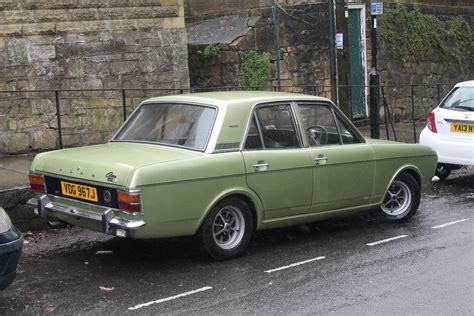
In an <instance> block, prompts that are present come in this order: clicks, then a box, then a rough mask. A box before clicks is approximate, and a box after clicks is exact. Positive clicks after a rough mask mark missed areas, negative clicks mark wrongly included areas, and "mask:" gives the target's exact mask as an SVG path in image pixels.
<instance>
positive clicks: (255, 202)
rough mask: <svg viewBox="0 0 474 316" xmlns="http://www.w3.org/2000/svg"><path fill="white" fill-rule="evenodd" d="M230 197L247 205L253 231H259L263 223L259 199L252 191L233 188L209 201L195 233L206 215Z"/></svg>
mask: <svg viewBox="0 0 474 316" xmlns="http://www.w3.org/2000/svg"><path fill="white" fill-rule="evenodd" d="M230 197H237V198H239V199H242V200H244V201H245V202H246V203H247V205H248V206H249V208H250V210H251V212H252V218H253V220H254V227H255V229H259V228H260V226H261V223H262V222H263V206H262V202H261V201H260V199H259V197H258V196H257V195H256V194H255V193H254V192H252V191H249V190H247V189H244V188H233V189H229V190H226V191H224V192H222V193H221V194H219V195H218V196H216V198H215V199H213V200H212V201H211V203H210V204H209V205H208V206H207V208H206V211H205V212H204V213H203V215H202V216H201V218H200V219H199V225H198V227H197V230H196V232H197V231H199V229H200V228H201V226H202V224H203V222H204V220H205V219H206V217H207V216H208V214H209V213H210V212H211V210H212V208H213V207H214V206H215V205H216V204H217V203H219V202H221V201H222V200H225V199H227V198H230Z"/></svg>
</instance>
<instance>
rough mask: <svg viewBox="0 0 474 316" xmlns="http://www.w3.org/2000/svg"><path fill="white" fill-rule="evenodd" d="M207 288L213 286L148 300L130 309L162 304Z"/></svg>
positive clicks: (210, 288)
mask: <svg viewBox="0 0 474 316" xmlns="http://www.w3.org/2000/svg"><path fill="white" fill-rule="evenodd" d="M207 290H212V287H210V286H205V287H202V288H200V289H197V290H192V291H189V292H184V293H181V294H178V295H175V296H170V297H165V298H162V299H159V300H156V301H151V302H147V303H143V304H138V305H135V306H132V307H129V308H128V309H129V310H131V311H133V310H136V309H139V308H142V307H147V306H150V305H153V304H160V303H163V302H167V301H171V300H175V299H177V298H181V297H185V296H189V295H192V294H196V293H199V292H203V291H207Z"/></svg>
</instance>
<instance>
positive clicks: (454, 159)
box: [420, 128, 474, 166]
mask: <svg viewBox="0 0 474 316" xmlns="http://www.w3.org/2000/svg"><path fill="white" fill-rule="evenodd" d="M420 144H421V145H425V146H428V147H430V148H432V149H433V150H434V151H436V154H437V155H438V162H439V163H448V164H454V165H465V166H472V165H474V143H469V142H455V141H448V140H441V139H440V138H439V136H438V134H436V133H432V132H430V131H429V130H428V129H426V128H425V129H423V131H422V132H421V134H420Z"/></svg>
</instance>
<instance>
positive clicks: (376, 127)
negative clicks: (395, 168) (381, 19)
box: [370, 15, 380, 138]
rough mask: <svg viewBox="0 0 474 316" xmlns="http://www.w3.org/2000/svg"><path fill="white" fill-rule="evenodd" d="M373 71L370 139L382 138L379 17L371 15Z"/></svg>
mask: <svg viewBox="0 0 474 316" xmlns="http://www.w3.org/2000/svg"><path fill="white" fill-rule="evenodd" d="M371 24H372V27H371V37H372V38H371V40H372V41H371V43H372V70H371V71H370V137H372V138H380V120H379V113H380V105H379V74H378V72H377V17H376V16H375V15H371Z"/></svg>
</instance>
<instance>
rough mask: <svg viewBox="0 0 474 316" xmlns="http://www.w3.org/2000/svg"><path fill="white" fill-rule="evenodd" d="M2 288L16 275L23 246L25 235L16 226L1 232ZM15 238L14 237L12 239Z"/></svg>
mask: <svg viewBox="0 0 474 316" xmlns="http://www.w3.org/2000/svg"><path fill="white" fill-rule="evenodd" d="M0 237H1V238H0V239H1V240H3V243H1V244H0V290H3V289H5V288H6V287H7V286H9V285H10V284H11V283H12V282H13V280H14V279H15V277H16V269H17V266H18V261H19V260H20V256H21V250H22V248H23V235H22V234H21V232H20V231H19V230H17V229H16V228H15V227H12V228H11V229H10V231H8V232H6V233H2V234H0ZM12 238H14V239H12Z"/></svg>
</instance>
